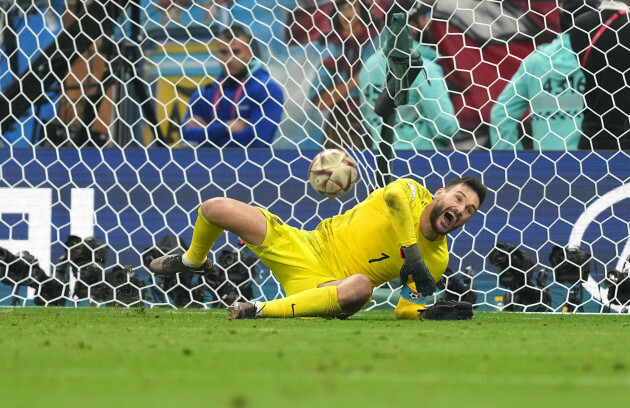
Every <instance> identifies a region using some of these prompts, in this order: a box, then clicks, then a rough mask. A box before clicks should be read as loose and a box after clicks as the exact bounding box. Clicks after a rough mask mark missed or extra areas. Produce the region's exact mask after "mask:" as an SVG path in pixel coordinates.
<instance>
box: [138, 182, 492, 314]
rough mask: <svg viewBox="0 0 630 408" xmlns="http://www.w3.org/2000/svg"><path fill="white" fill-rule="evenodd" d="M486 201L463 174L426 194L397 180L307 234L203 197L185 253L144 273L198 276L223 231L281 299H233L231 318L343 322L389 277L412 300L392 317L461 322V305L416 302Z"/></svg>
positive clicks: (467, 307) (266, 215)
mask: <svg viewBox="0 0 630 408" xmlns="http://www.w3.org/2000/svg"><path fill="white" fill-rule="evenodd" d="M486 194H487V188H486V186H484V185H483V183H482V182H481V181H480V180H479V179H477V178H475V177H472V176H465V177H462V178H455V179H453V180H451V181H450V182H449V183H448V184H447V185H446V186H445V187H444V188H440V189H438V190H437V192H436V193H435V196H434V197H433V196H432V195H431V193H430V192H429V190H427V189H426V188H425V187H424V186H422V185H421V184H420V183H418V182H416V181H414V180H412V179H407V178H403V179H399V180H396V181H394V182H392V183H390V184H388V185H387V186H386V187H385V188H380V189H377V190H375V191H374V192H372V194H370V195H369V196H368V197H367V199H365V200H364V201H363V202H361V203H359V204H358V205H356V206H355V207H354V208H352V209H350V210H348V211H346V213H345V214H342V215H337V216H334V217H332V218H327V219H325V220H323V221H322V222H321V223H320V224H319V225H318V226H317V228H316V229H315V230H313V231H304V230H300V229H297V228H294V227H291V226H289V225H287V224H286V223H285V222H284V221H282V220H281V219H280V218H279V217H277V216H276V215H274V214H272V213H270V212H269V211H267V210H265V209H263V208H259V207H254V206H252V205H249V204H246V203H243V202H240V201H236V200H232V199H230V198H222V197H221V198H212V199H210V200H207V201H205V202H204V203H203V204H201V207H200V208H199V216H198V218H197V221H196V223H195V228H194V231H193V237H192V242H191V245H190V248H189V249H188V251H187V252H186V253H185V254H180V255H165V256H162V257H160V258H157V259H155V260H154V261H153V262H151V264H150V266H149V268H150V269H151V271H152V272H153V273H155V274H156V275H160V276H173V275H175V274H176V273H179V272H193V273H206V272H208V271H210V269H211V267H212V262H211V261H210V260H208V259H207V255H208V252H209V251H210V249H211V248H212V246H213V245H214V243H215V242H216V240H218V239H219V237H220V236H221V234H222V233H223V231H225V230H227V231H230V232H233V233H234V234H236V235H238V236H239V237H241V238H242V239H243V240H244V241H245V243H246V244H247V246H248V247H249V248H250V249H251V250H252V251H253V252H254V253H255V254H256V255H257V256H258V257H259V258H260V260H261V261H262V263H263V264H265V265H266V266H267V267H268V268H269V269H270V270H271V271H272V272H273V274H274V275H275V277H276V279H278V281H279V282H280V284H281V285H282V287H283V288H284V290H285V293H286V295H287V296H286V297H285V298H282V299H276V300H272V301H268V302H235V303H234V304H232V305H231V306H230V307H229V308H228V311H229V317H230V318H231V319H254V318H259V317H302V316H325V317H338V318H345V317H348V316H350V315H352V314H354V313H356V312H358V311H359V310H361V308H363V306H365V304H366V303H367V302H368V301H369V300H370V298H371V297H372V290H373V288H375V287H377V286H380V285H381V284H383V283H385V282H388V281H390V280H392V279H395V278H396V277H398V276H400V278H401V281H402V283H403V285H405V289H407V288H408V290H409V291H410V292H411V293H412V294H413V295H414V296H413V298H414V299H413V300H414V301H413V302H412V301H410V300H407V299H404V298H403V297H401V298H400V300H399V302H398V305H397V307H396V311H395V313H396V316H397V317H398V318H403V319H418V318H421V319H422V318H427V319H438V320H450V319H470V318H472V313H473V312H472V305H471V304H470V303H468V302H438V303H437V304H436V305H435V306H433V307H430V308H426V309H425V308H424V305H423V303H424V302H423V301H422V298H424V297H427V296H430V295H431V294H433V293H434V292H435V290H436V286H435V283H436V282H437V281H438V280H439V279H440V277H441V276H442V274H443V273H444V271H445V270H446V267H447V265H448V258H449V253H448V244H447V241H446V234H448V233H450V232H452V231H454V230H456V229H457V228H459V227H461V226H463V225H464V224H465V223H466V222H468V220H470V218H471V217H472V216H473V215H474V214H475V213H476V212H477V211H478V209H479V206H480V205H481V204H482V203H483V201H484V199H485V197H486Z"/></svg>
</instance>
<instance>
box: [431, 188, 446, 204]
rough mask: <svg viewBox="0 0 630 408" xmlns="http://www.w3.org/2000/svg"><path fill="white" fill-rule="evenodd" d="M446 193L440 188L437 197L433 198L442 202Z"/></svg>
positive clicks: (436, 193)
mask: <svg viewBox="0 0 630 408" xmlns="http://www.w3.org/2000/svg"><path fill="white" fill-rule="evenodd" d="M445 191H446V190H444V189H443V188H438V190H437V191H436V192H435V195H434V196H433V199H434V200H435V201H440V199H441V198H442V196H443V195H444V192H445Z"/></svg>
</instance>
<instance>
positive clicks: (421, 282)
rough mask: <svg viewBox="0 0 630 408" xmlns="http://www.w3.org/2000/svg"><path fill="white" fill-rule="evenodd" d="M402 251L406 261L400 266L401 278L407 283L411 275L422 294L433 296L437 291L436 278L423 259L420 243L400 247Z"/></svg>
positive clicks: (403, 282)
mask: <svg viewBox="0 0 630 408" xmlns="http://www.w3.org/2000/svg"><path fill="white" fill-rule="evenodd" d="M400 253H401V255H402V257H403V258H404V259H405V262H404V263H403V265H402V268H400V280H401V282H402V284H403V285H404V284H406V283H407V279H409V275H411V277H412V278H413V281H414V282H415V283H416V290H417V291H418V293H420V294H421V295H422V296H424V297H427V296H431V295H432V294H433V292H435V279H433V276H431V273H430V272H429V268H427V266H426V265H425V264H424V261H423V260H422V254H421V253H420V247H419V246H418V244H413V245H409V246H404V247H400Z"/></svg>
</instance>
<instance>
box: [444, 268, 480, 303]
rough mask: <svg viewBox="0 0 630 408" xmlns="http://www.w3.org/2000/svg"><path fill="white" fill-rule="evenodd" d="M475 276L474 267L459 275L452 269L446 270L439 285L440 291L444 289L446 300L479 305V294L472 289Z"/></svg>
mask: <svg viewBox="0 0 630 408" xmlns="http://www.w3.org/2000/svg"><path fill="white" fill-rule="evenodd" d="M474 275H475V269H474V268H473V267H472V266H467V267H466V268H465V269H464V272H457V273H455V272H453V270H452V269H450V268H446V271H445V272H444V274H443V275H442V277H441V278H440V281H439V282H438V283H437V287H438V288H439V289H444V295H443V297H444V300H454V301H457V302H462V301H464V302H470V303H472V304H473V305H474V304H475V303H477V294H476V293H475V292H474V291H473V289H472V278H473V277H474Z"/></svg>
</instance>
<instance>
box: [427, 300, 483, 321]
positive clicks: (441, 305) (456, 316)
mask: <svg viewBox="0 0 630 408" xmlns="http://www.w3.org/2000/svg"><path fill="white" fill-rule="evenodd" d="M472 318H473V305H472V303H470V302H457V301H455V300H440V301H438V302H436V303H435V304H434V305H433V306H430V307H427V308H426V309H424V310H421V311H420V320H470V319H472Z"/></svg>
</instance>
